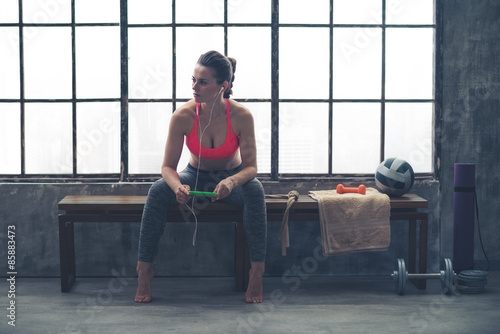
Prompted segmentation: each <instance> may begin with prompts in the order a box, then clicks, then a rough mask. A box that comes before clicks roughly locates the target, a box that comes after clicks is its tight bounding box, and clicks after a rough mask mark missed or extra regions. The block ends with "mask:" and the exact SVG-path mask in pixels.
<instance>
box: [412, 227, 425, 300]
mask: <svg viewBox="0 0 500 334" xmlns="http://www.w3.org/2000/svg"><path fill="white" fill-rule="evenodd" d="M419 239H420V244H419V249H418V250H419V253H418V254H419V259H418V273H420V274H425V273H427V220H422V221H421V222H420V235H419ZM408 273H412V274H413V273H417V222H416V220H414V219H412V220H410V225H409V240H408ZM412 283H413V284H414V285H415V286H416V287H417V288H418V289H421V290H423V289H425V288H426V287H427V281H426V280H425V279H413V280H412Z"/></svg>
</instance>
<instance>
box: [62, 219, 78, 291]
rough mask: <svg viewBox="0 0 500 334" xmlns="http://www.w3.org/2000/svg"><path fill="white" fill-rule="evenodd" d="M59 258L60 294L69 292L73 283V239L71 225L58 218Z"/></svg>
mask: <svg viewBox="0 0 500 334" xmlns="http://www.w3.org/2000/svg"><path fill="white" fill-rule="evenodd" d="M59 258H60V262H61V263H60V265H61V292H69V290H71V287H72V286H73V283H75V237H74V231H73V223H71V222H66V221H65V220H64V218H63V217H61V216H60V217H59Z"/></svg>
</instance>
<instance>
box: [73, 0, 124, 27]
mask: <svg viewBox="0 0 500 334" xmlns="http://www.w3.org/2000/svg"><path fill="white" fill-rule="evenodd" d="M67 2H68V3H70V1H67ZM75 21H76V22H77V23H118V22H120V0H104V1H103V0H77V1H75Z"/></svg>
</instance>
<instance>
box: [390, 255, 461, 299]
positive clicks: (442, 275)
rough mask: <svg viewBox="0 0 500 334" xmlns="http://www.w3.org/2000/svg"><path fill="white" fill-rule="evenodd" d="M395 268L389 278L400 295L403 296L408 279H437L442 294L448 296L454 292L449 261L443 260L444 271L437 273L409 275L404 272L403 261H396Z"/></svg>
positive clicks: (451, 268) (452, 274) (453, 279)
mask: <svg viewBox="0 0 500 334" xmlns="http://www.w3.org/2000/svg"><path fill="white" fill-rule="evenodd" d="M396 266H397V268H396V269H397V270H394V273H393V274H392V275H391V277H392V279H393V280H394V284H395V285H396V292H397V293H398V294H400V295H402V294H404V290H405V287H406V281H407V280H408V279H439V280H440V281H441V287H442V289H443V293H444V294H446V295H449V294H451V293H452V292H453V291H454V287H455V273H454V272H453V265H452V263H451V260H450V259H448V258H446V259H444V270H441V271H440V272H439V273H429V274H424V273H422V274H413V273H410V274H409V273H408V271H407V270H406V263H405V260H403V259H397V262H396Z"/></svg>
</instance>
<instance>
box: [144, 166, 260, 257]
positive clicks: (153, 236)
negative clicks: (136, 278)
mask: <svg viewBox="0 0 500 334" xmlns="http://www.w3.org/2000/svg"><path fill="white" fill-rule="evenodd" d="M240 170H241V166H239V167H237V168H235V169H230V170H223V171H215V172H210V171H204V170H200V171H199V175H198V184H197V189H196V190H199V191H213V189H214V188H215V186H216V185H217V184H218V183H219V182H220V181H221V180H223V179H225V178H227V177H228V176H231V175H234V174H236V173H238V172H239V171H240ZM196 173H197V170H196V168H194V167H193V166H191V165H189V164H188V166H187V167H186V169H184V170H183V171H182V172H180V173H179V178H180V180H181V183H182V184H188V185H189V186H190V187H191V190H194V186H195V182H196ZM205 201H206V200H205ZM220 201H221V202H225V203H229V204H235V205H242V206H243V227H244V229H245V235H246V237H247V240H248V246H249V250H250V260H251V261H253V262H264V261H265V258H266V239H267V217H266V203H265V197H264V188H263V187H262V184H261V183H260V181H259V180H257V179H255V178H254V179H252V180H250V181H248V182H247V183H245V184H244V185H242V186H240V187H237V188H235V189H233V190H232V192H231V194H230V195H229V196H228V197H226V198H224V199H222V200H220ZM175 203H177V201H176V198H175V193H174V192H173V191H172V189H170V187H169V186H168V185H167V183H166V182H165V181H164V180H163V179H160V180H158V181H156V182H155V183H153V185H152V186H151V188H150V190H149V193H148V198H147V200H146V205H145V206H144V213H143V215H142V222H141V233H140V236H139V256H138V259H139V261H142V262H150V263H151V262H153V258H154V256H155V255H156V253H157V252H158V244H159V242H160V237H161V236H162V234H163V231H164V229H165V223H166V217H167V205H168V204H175ZM188 205H190V203H188ZM195 208H196V206H195ZM182 210H183V212H186V211H187V208H186V210H185V209H184V208H182ZM195 212H196V211H195Z"/></svg>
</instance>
